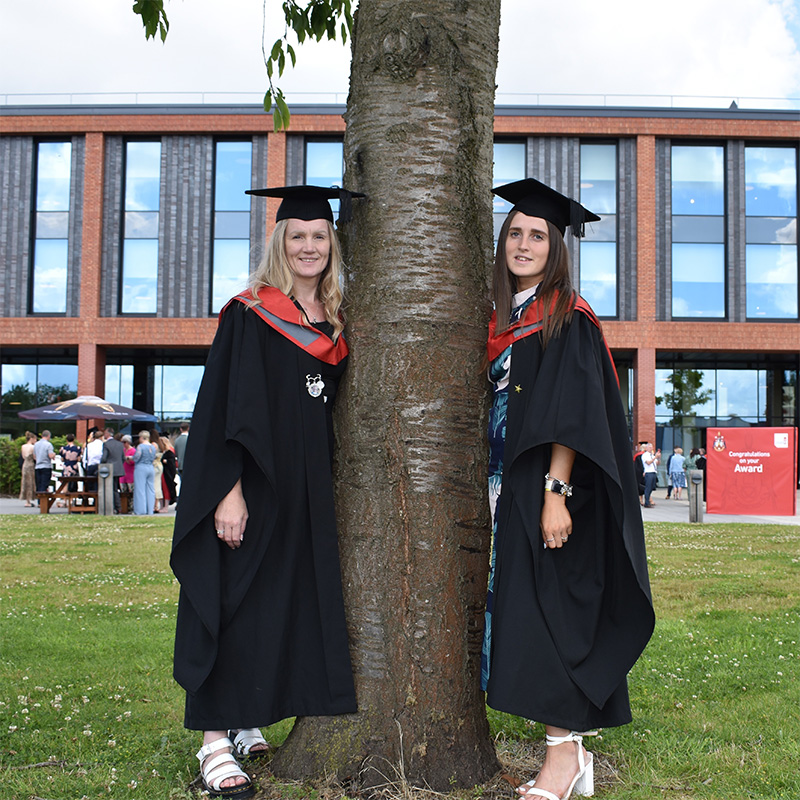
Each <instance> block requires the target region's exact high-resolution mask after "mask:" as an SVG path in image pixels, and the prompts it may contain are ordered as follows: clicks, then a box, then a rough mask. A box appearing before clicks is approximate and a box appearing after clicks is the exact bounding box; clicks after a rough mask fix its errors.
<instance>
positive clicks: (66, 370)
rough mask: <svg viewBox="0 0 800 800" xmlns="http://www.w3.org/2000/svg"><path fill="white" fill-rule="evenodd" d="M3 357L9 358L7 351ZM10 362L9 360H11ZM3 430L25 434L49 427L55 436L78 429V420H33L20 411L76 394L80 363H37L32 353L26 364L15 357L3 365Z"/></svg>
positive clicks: (0, 397) (0, 399) (0, 403)
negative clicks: (27, 418)
mask: <svg viewBox="0 0 800 800" xmlns="http://www.w3.org/2000/svg"><path fill="white" fill-rule="evenodd" d="M4 357H5V358H9V356H8V351H7V350H6V351H4ZM9 362H10V363H9ZM0 382H1V385H2V389H0V392H1V394H0V406H1V407H2V414H0V425H1V427H0V433H2V434H8V435H9V436H11V437H16V436H22V435H23V433H24V432H25V431H26V430H40V431H41V430H44V429H45V428H49V429H50V430H51V431H52V432H53V433H54V434H55V435H59V434H62V433H67V432H68V431H69V430H70V428H71V429H72V430H73V431H74V430H75V423H74V422H71V423H64V422H56V421H53V420H51V421H49V422H33V421H31V420H25V419H19V417H17V413H18V412H20V411H27V410H28V409H30V408H36V407H37V406H44V405H48V404H50V403H57V402H59V401H60V400H69V399H70V398H72V397H75V396H76V394H77V388H78V366H77V364H74V363H38V362H37V361H36V356H32V357H31V360H30V361H28V362H27V363H16V362H15V361H14V360H13V357H12V358H10V359H9V361H6V362H5V363H2V364H0Z"/></svg>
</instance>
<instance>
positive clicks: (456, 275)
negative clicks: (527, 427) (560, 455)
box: [273, 0, 500, 791]
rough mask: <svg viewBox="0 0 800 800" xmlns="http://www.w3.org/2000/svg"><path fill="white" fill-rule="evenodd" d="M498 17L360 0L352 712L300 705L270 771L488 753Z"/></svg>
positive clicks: (367, 767) (347, 474)
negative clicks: (489, 334) (490, 326)
mask: <svg viewBox="0 0 800 800" xmlns="http://www.w3.org/2000/svg"><path fill="white" fill-rule="evenodd" d="M499 21H500V2H499V0H428V1H425V0H406V1H405V2H397V0H361V2H360V4H359V8H358V12H357V16H356V24H355V30H354V36H353V63H352V72H351V81H350V96H349V99H348V104H347V113H346V115H345V119H346V122H347V131H346V134H345V161H346V166H347V170H346V181H345V182H346V185H347V187H348V188H349V189H354V190H358V191H363V192H366V193H367V195H368V200H367V201H365V202H361V201H355V203H354V219H353V222H352V223H350V224H349V225H347V226H345V251H346V255H347V261H348V263H349V264H350V271H349V275H348V285H347V291H348V296H349V306H348V331H347V336H348V342H349V344H350V349H351V358H350V365H349V368H348V371H347V375H346V380H345V384H344V386H343V388H342V391H341V393H340V396H339V399H338V401H337V403H338V408H337V418H338V419H337V437H338V442H339V451H338V458H337V498H336V499H337V509H338V515H339V536H340V548H341V552H342V571H343V580H344V589H345V603H346V607H347V613H348V625H349V632H350V640H351V652H352V658H353V668H354V674H355V679H356V690H357V694H358V702H359V712H358V713H357V714H355V715H347V716H343V717H337V718H323V719H320V718H305V719H302V720H298V723H297V725H296V726H295V728H294V730H293V731H292V733H291V735H290V737H289V739H288V740H287V743H286V745H285V746H284V747H283V748H281V750H280V751H279V752H278V753H277V754H276V756H275V759H274V760H273V768H274V770H275V772H276V774H279V775H283V776H291V777H295V778H298V777H309V776H313V775H320V774H324V773H328V774H336V775H337V776H338V777H339V778H340V779H346V778H351V779H357V780H358V781H359V783H360V785H361V786H366V787H376V786H379V785H381V784H384V783H387V782H402V781H403V780H407V781H408V782H410V783H412V784H416V785H427V786H429V787H431V788H433V789H435V790H440V791H441V790H449V789H453V788H456V787H464V786H471V785H474V784H476V783H480V782H483V781H485V780H487V779H488V778H489V777H491V775H492V774H494V773H495V771H496V770H497V761H496V756H495V751H494V747H493V743H492V741H491V738H490V736H489V731H488V725H487V722H486V714H485V706H484V696H483V693H482V692H481V691H480V686H479V671H480V668H479V665H480V648H481V637H482V631H483V605H484V600H485V594H486V577H487V565H488V546H489V520H488V510H487V501H486V492H485V486H486V460H487V453H486V447H485V437H484V431H485V427H486V414H485V408H486V403H485V399H486V394H485V391H486V390H485V386H486V381H485V376H484V374H483V372H482V370H481V359H482V354H483V352H484V347H485V337H486V323H487V318H488V313H489V305H488V293H487V280H488V279H487V275H488V265H489V264H490V263H491V258H492V221H491V203H490V193H489V189H490V186H491V174H492V141H493V114H494V77H495V71H496V65H497V40H498V28H499Z"/></svg>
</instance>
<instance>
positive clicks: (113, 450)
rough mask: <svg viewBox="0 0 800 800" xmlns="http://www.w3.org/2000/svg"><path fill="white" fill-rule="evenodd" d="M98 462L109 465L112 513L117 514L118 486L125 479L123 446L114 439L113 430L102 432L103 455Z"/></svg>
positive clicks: (118, 507) (118, 503)
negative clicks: (112, 484)
mask: <svg viewBox="0 0 800 800" xmlns="http://www.w3.org/2000/svg"><path fill="white" fill-rule="evenodd" d="M100 462H101V463H102V464H111V469H112V475H113V481H114V512H115V513H116V514H119V511H120V499H119V484H120V481H121V480H122V478H124V477H125V445H124V444H123V443H122V442H121V441H120V440H119V439H117V438H115V437H114V429H113V428H106V429H105V430H104V431H103V455H102V457H101V459H100Z"/></svg>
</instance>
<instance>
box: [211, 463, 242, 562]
mask: <svg viewBox="0 0 800 800" xmlns="http://www.w3.org/2000/svg"><path fill="white" fill-rule="evenodd" d="M247 517H248V514H247V503H245V500H244V495H243V494H242V479H241V478H239V480H238V481H236V484H235V485H234V487H233V489H231V490H230V491H229V492H228V494H226V495H225V497H223V498H222V500H221V501H220V503H219V505H218V506H217V510H216V511H215V512H214V527H215V528H216V531H217V537H218V538H219V540H220V541H221V542H225V544H227V545H228V547H230V548H231V550H236V549H237V548H238V547H241V546H242V541H243V540H244V529H245V526H246V525H247Z"/></svg>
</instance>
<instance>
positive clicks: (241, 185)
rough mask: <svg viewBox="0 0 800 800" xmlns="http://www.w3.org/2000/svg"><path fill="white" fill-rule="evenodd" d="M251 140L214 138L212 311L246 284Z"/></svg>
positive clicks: (217, 309) (220, 306)
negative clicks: (215, 141) (246, 192)
mask: <svg viewBox="0 0 800 800" xmlns="http://www.w3.org/2000/svg"><path fill="white" fill-rule="evenodd" d="M252 163H253V144H252V142H251V141H247V142H217V143H216V149H215V172H214V246H213V249H212V270H211V274H212V277H211V313H212V314H216V313H218V312H219V311H220V309H221V308H222V307H223V306H224V305H225V303H227V302H228V300H230V299H231V297H233V296H234V295H236V294H238V293H239V292H241V291H242V289H244V288H245V287H246V286H247V278H248V276H249V274H250V195H247V194H245V191H247V189H249V188H250V187H251V183H252V178H251V175H252Z"/></svg>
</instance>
